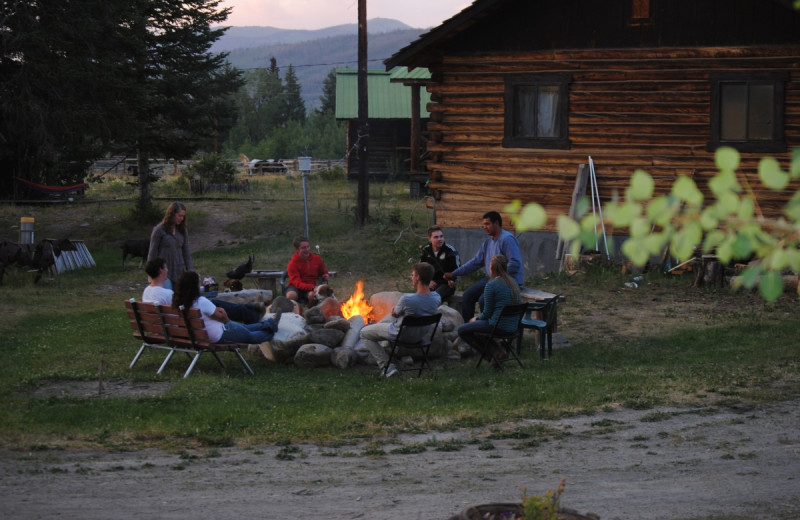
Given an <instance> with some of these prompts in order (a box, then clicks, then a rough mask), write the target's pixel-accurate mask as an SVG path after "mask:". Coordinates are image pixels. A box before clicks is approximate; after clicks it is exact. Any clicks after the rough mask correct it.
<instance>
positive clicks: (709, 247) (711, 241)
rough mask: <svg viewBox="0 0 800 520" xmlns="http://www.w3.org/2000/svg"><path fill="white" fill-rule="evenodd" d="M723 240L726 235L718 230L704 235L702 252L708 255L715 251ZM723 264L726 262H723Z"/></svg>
mask: <svg viewBox="0 0 800 520" xmlns="http://www.w3.org/2000/svg"><path fill="white" fill-rule="evenodd" d="M725 238H727V235H726V234H725V233H724V232H723V231H720V230H718V229H715V230H714V231H711V232H710V233H708V234H707V235H706V239H705V240H704V241H703V252H704V253H710V252H711V251H714V249H716V247H717V246H718V245H719V244H721V243H722V242H723V241H724V240H725ZM725 263H728V262H727V261H725Z"/></svg>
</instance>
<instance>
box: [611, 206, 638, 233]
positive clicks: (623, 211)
mask: <svg viewBox="0 0 800 520" xmlns="http://www.w3.org/2000/svg"><path fill="white" fill-rule="evenodd" d="M641 214H642V206H641V205H639V204H638V203H636V202H628V203H625V204H622V205H621V206H619V207H618V208H617V211H616V212H614V213H613V214H612V215H613V218H611V216H609V220H610V221H611V222H612V223H613V224H614V225H615V226H618V227H629V226H630V225H631V224H632V223H633V221H634V219H636V218H637V217H639V215H641Z"/></svg>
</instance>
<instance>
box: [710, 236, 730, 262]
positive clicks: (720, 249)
mask: <svg viewBox="0 0 800 520" xmlns="http://www.w3.org/2000/svg"><path fill="white" fill-rule="evenodd" d="M732 243H733V237H732V236H726V237H725V239H724V240H723V241H722V242H720V243H719V245H718V246H717V258H719V261H720V262H722V263H723V264H727V263H728V262H730V261H731V258H733V248H732V247H731V244H732ZM709 251H710V249H709Z"/></svg>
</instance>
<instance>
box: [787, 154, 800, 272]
mask: <svg viewBox="0 0 800 520" xmlns="http://www.w3.org/2000/svg"><path fill="white" fill-rule="evenodd" d="M789 175H791V176H792V179H796V178H798V177H800V148H795V149H794V151H793V152H792V164H791V165H790V166H789ZM798 287H800V286H798Z"/></svg>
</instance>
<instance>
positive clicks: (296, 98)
mask: <svg viewBox="0 0 800 520" xmlns="http://www.w3.org/2000/svg"><path fill="white" fill-rule="evenodd" d="M284 82H285V83H284V87H283V92H284V98H283V107H284V108H283V117H284V121H283V122H284V124H285V123H286V122H288V121H298V122H301V123H302V122H303V121H305V119H306V104H305V102H304V101H303V97H302V95H301V94H300V83H298V82H297V75H296V74H295V73H294V67H293V66H292V65H291V64H289V68H288V69H287V70H286V77H285V78H284Z"/></svg>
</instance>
